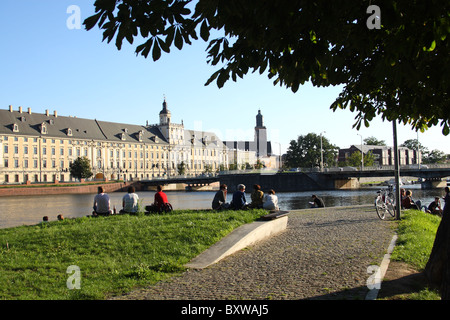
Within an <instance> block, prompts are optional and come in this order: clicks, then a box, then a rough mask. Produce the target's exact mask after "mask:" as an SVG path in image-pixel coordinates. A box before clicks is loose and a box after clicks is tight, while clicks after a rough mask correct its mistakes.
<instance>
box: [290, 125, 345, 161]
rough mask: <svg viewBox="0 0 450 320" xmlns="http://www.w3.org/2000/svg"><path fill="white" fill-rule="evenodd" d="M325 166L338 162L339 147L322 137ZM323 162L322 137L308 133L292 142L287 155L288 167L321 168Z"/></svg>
mask: <svg viewBox="0 0 450 320" xmlns="http://www.w3.org/2000/svg"><path fill="white" fill-rule="evenodd" d="M322 150H323V154H322V155H323V163H324V166H327V165H328V166H333V165H334V163H335V160H336V155H337V150H338V147H336V146H335V145H333V144H331V143H330V142H329V141H328V139H327V138H325V137H322ZM320 161H321V150H320V135H317V134H315V133H308V134H307V135H305V136H303V135H301V136H298V138H297V140H291V142H290V146H289V148H288V150H287V153H286V160H285V162H286V166H287V167H290V168H293V167H306V168H311V167H319V166H320Z"/></svg>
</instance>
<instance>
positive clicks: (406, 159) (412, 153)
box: [338, 145, 418, 166]
mask: <svg viewBox="0 0 450 320" xmlns="http://www.w3.org/2000/svg"><path fill="white" fill-rule="evenodd" d="M356 151H359V152H361V145H352V146H350V148H347V149H339V155H338V162H339V163H343V162H344V161H346V160H347V159H348V158H349V157H350V156H351V155H352V154H353V153H354V152H356ZM368 152H372V154H373V155H374V158H375V161H374V164H373V165H374V166H393V165H394V164H395V163H394V148H393V147H388V146H373V145H362V153H363V155H365V154H367V153H368ZM398 152H399V163H400V165H411V164H418V158H417V150H411V149H408V148H405V147H398Z"/></svg>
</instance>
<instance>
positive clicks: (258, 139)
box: [255, 110, 267, 158]
mask: <svg viewBox="0 0 450 320" xmlns="http://www.w3.org/2000/svg"><path fill="white" fill-rule="evenodd" d="M255 143H256V156H257V157H258V158H260V157H265V156H267V130H266V127H265V126H264V123H263V115H262V114H261V110H258V114H257V115H256V127H255Z"/></svg>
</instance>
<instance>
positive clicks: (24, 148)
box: [23, 146, 28, 154]
mask: <svg viewBox="0 0 450 320" xmlns="http://www.w3.org/2000/svg"><path fill="white" fill-rule="evenodd" d="M23 153H24V154H28V147H27V146H24V147H23Z"/></svg>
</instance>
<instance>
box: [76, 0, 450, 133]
mask: <svg viewBox="0 0 450 320" xmlns="http://www.w3.org/2000/svg"><path fill="white" fill-rule="evenodd" d="M193 4H194V1H190V0H187V1H181V0H148V1H125V0H96V1H95V4H94V5H95V12H96V13H95V14H94V15H93V16H91V17H89V18H87V19H86V20H85V21H84V24H85V26H86V29H88V30H89V29H92V28H93V27H94V26H96V25H97V26H98V27H99V28H101V29H103V30H104V31H103V40H107V41H108V42H110V41H112V40H113V39H114V38H115V44H116V47H117V48H118V49H119V50H120V48H121V47H122V43H123V40H124V39H125V40H126V41H128V42H129V43H130V44H133V42H134V39H135V38H139V39H142V38H143V39H144V40H143V41H144V42H143V43H141V44H139V45H138V46H137V47H136V53H137V54H141V55H143V56H144V57H147V56H148V55H150V54H151V56H152V58H153V60H158V59H159V58H160V56H161V53H162V51H164V52H167V53H168V52H170V50H171V48H172V47H173V46H175V47H176V48H177V49H180V50H181V49H182V48H183V45H184V44H191V43H192V41H193V40H198V39H199V37H198V35H197V33H199V35H200V37H201V39H203V40H204V41H207V42H209V46H208V49H207V51H208V63H209V64H211V65H213V66H217V67H218V70H217V71H216V72H215V73H214V74H213V75H212V76H211V77H210V79H208V81H207V82H206V84H210V83H211V82H213V81H216V83H217V85H218V86H219V87H222V86H223V85H224V84H225V82H226V81H228V80H229V79H230V78H231V79H232V80H233V81H236V80H237V78H238V77H240V78H242V77H243V76H244V75H246V74H247V73H248V72H250V71H252V72H259V73H260V74H263V73H265V74H266V75H267V76H268V77H269V78H270V79H273V80H274V84H279V85H282V86H286V87H288V88H291V89H292V91H294V92H296V91H297V90H298V89H299V87H300V86H301V85H302V84H304V83H305V82H307V81H310V82H311V83H312V84H313V85H314V86H318V87H321V86H330V85H333V86H334V85H343V86H344V88H343V91H342V92H341V94H340V95H339V97H337V98H336V100H335V102H334V103H333V104H332V105H331V109H332V110H337V109H346V108H348V109H350V110H351V111H352V112H355V113H356V116H355V120H356V122H355V126H356V128H358V129H359V128H360V126H361V125H362V124H364V125H365V126H369V122H370V120H372V119H373V118H374V117H376V116H377V115H381V117H382V119H384V120H389V121H394V120H398V121H399V122H403V123H404V124H410V125H411V126H412V127H413V128H415V129H416V130H419V129H420V130H421V131H424V130H425V129H426V128H427V127H429V126H434V125H439V124H440V125H441V126H442V130H443V133H444V134H445V135H447V134H448V133H449V131H450V129H449V124H450V122H449V121H450V108H449V107H450V103H449V102H450V99H449V92H450V90H449V87H450V85H449V84H450V79H449V77H450V63H449V62H450V61H449V60H450V55H449V54H448V52H450V50H449V41H448V38H449V34H450V2H448V1H442V0H426V1H425V0H394V1H392V0H389V1H388V0H379V1H376V0H375V1H369V0H366V1H346V0H334V1H333V3H332V4H331V2H330V1H328V0H318V1H310V0H278V1H273V0H258V1H242V0H226V1H224V0H198V1H196V2H195V9H194V10H193V11H192V10H191V9H190V8H191V7H192V8H193V6H192V5H193ZM369 5H376V6H378V7H379V8H380V17H379V18H380V28H379V29H378V28H375V29H369V28H368V24H367V23H368V20H369V19H374V17H373V16H372V15H371V12H369V13H368V12H367V9H368V7H369ZM217 31H219V32H217ZM218 33H219V34H220V36H218V37H217V36H214V37H212V35H213V34H214V35H216V34H218ZM211 38H212V39H211Z"/></svg>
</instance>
